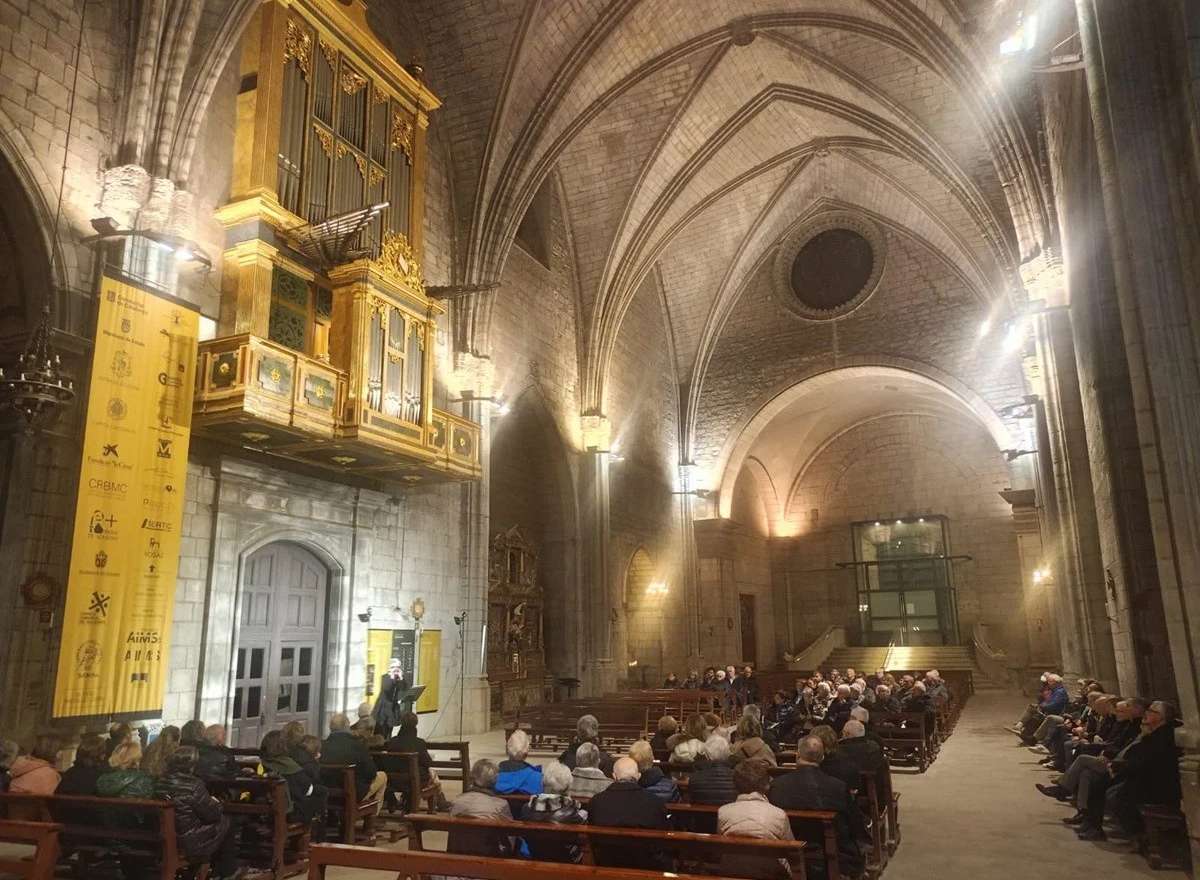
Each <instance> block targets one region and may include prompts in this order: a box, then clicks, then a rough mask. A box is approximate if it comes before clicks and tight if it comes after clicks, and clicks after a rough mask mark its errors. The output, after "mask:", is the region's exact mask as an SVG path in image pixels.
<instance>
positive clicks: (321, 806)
mask: <svg viewBox="0 0 1200 880" xmlns="http://www.w3.org/2000/svg"><path fill="white" fill-rule="evenodd" d="M260 754H261V758H262V767H263V770H265V771H266V772H267V773H269V774H271V775H273V776H277V777H279V778H281V779H283V780H284V781H285V782H286V783H287V790H288V815H289V816H292V817H294V818H295V819H297V820H299V821H301V822H303V823H304V824H306V825H311V826H313V840H314V841H315V842H317V843H320V842H321V841H323V840H324V839H325V811H326V809H327V807H328V805H329V789H328V787H326V786H324V785H322V784H321V783H319V782H313V781H312V778H311V777H310V776H309V774H308V771H306V770H305V769H304V768H303V767H301V766H300V764H298V763H297V762H296V761H295V760H294V759H293V758H292V757H291V756H289V755H288V747H287V739H286V738H285V737H284V734H283V732H282V731H279V730H272V731H270V732H268V733H267V735H266V736H264V737H263V741H262V746H261V748H260Z"/></svg>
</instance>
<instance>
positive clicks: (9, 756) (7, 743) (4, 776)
mask: <svg viewBox="0 0 1200 880" xmlns="http://www.w3.org/2000/svg"><path fill="white" fill-rule="evenodd" d="M20 754H21V748H20V746H18V745H17V744H16V743H15V742H13V741H12V740H11V739H0V791H8V786H9V783H10V782H11V781H12V774H11V772H10V768H11V767H12V762H13V761H15V760H17V756H18V755H20Z"/></svg>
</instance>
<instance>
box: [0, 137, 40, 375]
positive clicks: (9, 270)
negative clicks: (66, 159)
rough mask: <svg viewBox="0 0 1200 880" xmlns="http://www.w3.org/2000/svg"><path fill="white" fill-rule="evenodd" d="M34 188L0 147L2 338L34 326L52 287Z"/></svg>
mask: <svg viewBox="0 0 1200 880" xmlns="http://www.w3.org/2000/svg"><path fill="white" fill-rule="evenodd" d="M0 146H3V145H2V144H0ZM30 191H31V190H29V189H27V188H26V185H25V183H24V182H23V181H22V179H21V177H20V175H19V173H18V171H17V169H16V168H14V167H13V165H11V164H10V163H9V162H8V161H7V158H6V157H5V155H4V151H3V150H2V149H0V339H4V338H6V337H11V336H14V335H17V334H20V333H23V332H25V331H26V330H28V329H29V328H30V327H32V326H33V324H34V321H35V320H36V317H37V311H38V309H39V308H41V304H42V302H43V301H44V299H45V297H46V295H47V294H48V292H49V291H50V289H51V286H52V278H53V271H52V269H51V266H50V257H49V255H48V254H47V252H46V242H45V240H44V239H43V238H42V234H41V231H42V229H43V226H42V222H41V220H42V218H41V216H40V215H39V213H38V211H37V210H36V209H35V207H34V204H33V202H32V201H31V200H30V197H29V192H30ZM19 350H20V349H19V348H16V349H15V350H14V351H13V354H15V353H16V351H19Z"/></svg>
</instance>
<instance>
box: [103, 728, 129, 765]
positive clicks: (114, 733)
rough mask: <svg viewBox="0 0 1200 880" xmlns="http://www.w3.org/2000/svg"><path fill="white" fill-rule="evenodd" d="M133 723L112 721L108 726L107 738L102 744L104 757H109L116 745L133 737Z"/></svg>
mask: <svg viewBox="0 0 1200 880" xmlns="http://www.w3.org/2000/svg"><path fill="white" fill-rule="evenodd" d="M133 738H134V736H133V725H132V724H129V723H128V722H126V721H114V722H113V723H112V724H110V725H109V726H108V740H107V741H106V742H105V744H104V751H105V753H106V754H105V756H104V757H106V758H108V757H111V756H112V753H113V752H115V751H116V750H117V746H119V745H121V744H122V743H126V742H129V740H131V739H133Z"/></svg>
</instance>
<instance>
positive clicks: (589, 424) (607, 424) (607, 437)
mask: <svg viewBox="0 0 1200 880" xmlns="http://www.w3.org/2000/svg"><path fill="white" fill-rule="evenodd" d="M579 429H580V435H581V437H582V438H583V448H584V449H585V450H587V451H588V452H609V451H611V450H612V422H611V421H610V420H609V418H608V416H606V415H603V414H601V413H592V414H588V415H583V416H580V417H579Z"/></svg>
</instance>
